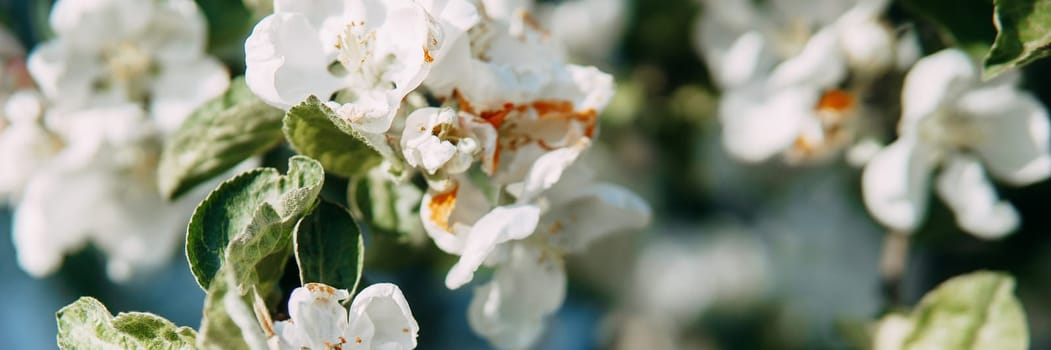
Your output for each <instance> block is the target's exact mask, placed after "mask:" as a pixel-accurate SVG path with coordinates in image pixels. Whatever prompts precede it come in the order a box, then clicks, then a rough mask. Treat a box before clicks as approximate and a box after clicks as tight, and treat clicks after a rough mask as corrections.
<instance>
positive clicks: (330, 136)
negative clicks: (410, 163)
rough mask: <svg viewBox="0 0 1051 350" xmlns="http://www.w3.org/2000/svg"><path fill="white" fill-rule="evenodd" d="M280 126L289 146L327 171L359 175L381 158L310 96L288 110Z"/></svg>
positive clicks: (348, 127)
mask: <svg viewBox="0 0 1051 350" xmlns="http://www.w3.org/2000/svg"><path fill="white" fill-rule="evenodd" d="M283 129H284V132H285V137H286V138H287V139H288V142H289V143H291V145H292V148H294V149H295V150H296V151H297V152H299V153H300V154H303V155H305V156H308V157H311V158H314V159H317V160H318V161H319V162H321V164H322V165H324V167H325V170H326V171H328V172H329V173H331V174H335V175H339V176H344V177H351V176H355V175H360V174H363V173H365V172H366V171H368V170H369V169H371V168H372V167H375V166H376V165H378V164H379V163H380V162H381V161H382V160H383V157H382V156H380V154H379V153H378V152H377V151H376V150H375V149H373V148H372V147H371V146H369V143H368V141H366V140H365V139H364V138H363V137H361V135H360V134H358V133H357V132H356V131H354V130H353V129H352V128H350V126H349V125H347V124H346V123H344V122H343V121H342V120H341V119H340V118H339V117H338V116H336V114H335V112H333V111H332V109H330V108H328V106H325V105H324V104H323V103H321V101H320V100H318V99H317V97H314V96H310V97H309V98H307V100H306V101H303V103H300V104H299V105H297V106H295V107H292V109H289V110H288V114H286V115H285V119H284V128H283Z"/></svg>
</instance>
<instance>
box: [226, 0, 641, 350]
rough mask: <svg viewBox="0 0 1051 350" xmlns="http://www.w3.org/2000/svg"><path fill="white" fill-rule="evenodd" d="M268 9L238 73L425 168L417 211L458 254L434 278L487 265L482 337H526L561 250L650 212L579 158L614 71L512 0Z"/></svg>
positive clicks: (399, 167)
mask: <svg viewBox="0 0 1051 350" xmlns="http://www.w3.org/2000/svg"><path fill="white" fill-rule="evenodd" d="M497 5H502V6H497ZM274 9H275V12H274V14H272V15H270V16H267V17H266V18H264V19H263V20H262V21H260V22H259V24H258V25H257V26H256V27H255V29H254V31H253V33H252V35H251V36H250V37H249V38H248V40H247V42H246V44H245V51H246V57H247V58H246V61H247V71H246V81H247V82H248V85H249V87H250V88H251V90H252V91H253V92H254V93H255V94H257V95H258V96H259V97H260V98H262V99H264V100H265V101H267V102H268V103H270V104H272V105H274V106H277V107H281V108H289V107H290V106H293V105H295V104H298V103H299V102H301V101H303V100H304V99H306V98H307V97H308V96H311V95H313V96H317V97H319V98H320V99H322V100H324V101H326V102H325V104H326V106H328V107H329V108H331V110H332V111H333V112H334V113H335V114H336V115H337V117H338V118H339V119H340V120H342V121H343V122H345V123H346V124H347V125H349V127H350V128H351V129H353V131H354V132H355V133H357V134H358V135H359V136H361V138H362V139H364V140H366V141H368V143H369V144H370V145H371V146H373V147H374V148H376V149H377V150H378V151H379V152H380V153H381V154H382V155H383V156H384V157H385V159H386V163H387V165H386V166H387V167H388V169H389V170H390V171H391V172H393V173H399V174H398V175H400V177H401V178H405V177H408V175H410V174H411V173H413V172H415V171H418V172H419V173H422V175H423V177H424V178H425V179H426V180H427V184H428V187H429V188H428V190H427V192H426V194H425V195H424V196H423V199H422V202H421V203H420V204H419V208H420V209H419V215H420V219H421V220H422V221H423V227H424V228H425V229H426V231H427V234H428V235H429V236H430V237H431V238H432V239H433V241H434V242H435V244H436V245H437V246H438V247H439V248H440V249H442V250H443V251H446V252H448V253H451V254H456V255H459V256H460V259H459V261H458V262H457V263H456V265H454V266H453V267H452V269H451V270H450V271H449V274H448V276H447V278H446V285H447V286H448V287H449V288H453V289H455V288H459V287H461V286H464V285H466V284H467V283H469V282H470V281H472V279H473V275H474V273H475V272H476V271H477V270H478V269H479V268H480V267H482V266H483V265H485V266H490V267H492V268H493V269H494V270H495V272H494V274H493V278H492V280H491V281H489V282H488V283H486V284H484V285H482V286H480V287H478V288H477V289H476V290H475V297H474V300H473V301H472V303H471V307H470V310H469V319H470V321H471V325H472V327H473V328H474V329H475V330H476V331H477V332H479V333H480V334H482V335H483V336H485V337H486V338H488V339H489V340H490V341H491V342H492V343H494V344H495V345H497V346H499V347H502V348H523V347H528V346H530V345H531V344H533V343H534V342H535V341H536V339H537V338H538V337H539V335H540V334H541V332H542V331H543V329H544V327H543V325H544V321H545V319H546V318H547V317H548V316H549V315H551V314H552V313H553V312H554V311H556V310H557V309H558V308H559V306H560V305H561V303H562V300H563V299H564V296H565V285H566V275H565V270H564V267H563V265H564V261H563V259H564V256H565V255H566V254H568V253H571V252H574V251H579V250H581V249H584V248H585V247H586V246H587V245H588V243H589V242H591V241H592V240H594V239H597V238H599V237H601V236H603V235H605V234H607V233H610V232H613V231H617V230H624V229H633V228H638V227H641V226H642V225H645V224H646V223H647V222H648V220H649V218H650V215H651V214H650V210H649V208H648V206H647V205H646V203H645V202H644V201H642V200H641V199H640V198H638V197H637V196H636V195H634V194H633V193H631V192H630V191H628V190H626V189H623V188H620V187H617V186H614V185H610V184H605V183H598V182H595V180H594V177H595V175H594V174H593V173H592V171H591V170H589V169H588V168H587V167H586V166H584V165H583V164H580V162H578V161H577V160H578V158H580V157H581V155H582V154H583V153H584V152H585V151H586V150H587V149H588V148H589V147H590V145H591V143H592V141H593V139H594V138H595V137H596V136H597V130H598V115H599V113H600V112H601V111H602V109H603V108H604V107H605V106H606V104H607V103H608V102H609V100H610V99H611V97H612V95H613V79H612V77H611V76H610V75H608V74H606V73H603V72H601V71H599V70H598V69H596V68H594V67H585V66H577V65H572V64H567V63H566V62H565V59H564V58H563V57H562V53H561V52H562V49H561V48H560V47H559V45H558V42H557V41H556V40H555V39H553V38H552V37H551V34H550V33H549V32H547V31H546V30H545V29H544V28H542V27H541V26H540V25H539V24H538V22H537V20H536V19H535V18H534V17H533V16H532V15H531V14H530V12H528V11H526V10H525V9H524V8H521V7H517V6H515V4H512V3H503V2H497V1H485V2H472V1H468V0H415V1H411V0H397V1H379V0H346V1H344V0H328V1H318V2H311V3H301V2H297V1H292V0H277V1H275V4H274ZM428 101H434V102H430V103H429V102H428ZM475 164H478V166H477V167H475V166H474V165H475Z"/></svg>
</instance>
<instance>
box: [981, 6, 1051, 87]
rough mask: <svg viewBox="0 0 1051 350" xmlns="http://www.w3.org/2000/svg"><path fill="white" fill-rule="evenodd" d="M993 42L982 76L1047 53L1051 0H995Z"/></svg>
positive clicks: (1049, 42) (1050, 23)
mask: <svg viewBox="0 0 1051 350" xmlns="http://www.w3.org/2000/svg"><path fill="white" fill-rule="evenodd" d="M995 15H996V21H995V22H994V23H995V24H996V29H997V31H998V33H997V34H996V41H995V42H993V47H992V49H990V50H989V55H988V56H986V58H985V77H986V78H992V77H995V76H997V75H999V74H1000V73H1003V72H1005V71H1007V70H1009V69H1011V68H1014V67H1019V66H1022V65H1025V64H1028V63H1029V62H1032V61H1035V60H1037V59H1039V58H1042V57H1045V56H1047V55H1048V54H1051V50H1049V49H1051V0H996V2H995Z"/></svg>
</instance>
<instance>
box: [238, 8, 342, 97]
mask: <svg viewBox="0 0 1051 350" xmlns="http://www.w3.org/2000/svg"><path fill="white" fill-rule="evenodd" d="M334 59H335V58H334V57H326V55H325V53H324V52H323V51H322V43H321V42H320V41H319V39H318V32H317V28H314V27H313V25H311V23H310V22H309V21H308V18H307V17H305V16H303V15H299V14H287V13H277V14H273V15H270V16H267V17H266V18H263V19H262V20H261V21H259V23H258V24H256V26H255V29H253V30H252V34H251V35H250V36H249V37H248V39H247V40H246V41H245V82H246V83H248V87H249V88H250V89H251V90H252V92H253V93H255V94H256V95H257V96H259V98H261V99H263V100H264V101H266V102H267V103H269V104H271V105H273V106H275V107H278V108H282V109H288V108H289V107H291V106H293V105H295V104H298V103H299V102H301V101H303V100H304V99H306V98H307V97H308V96H310V95H315V96H318V97H319V98H321V99H322V100H326V99H327V98H328V97H329V96H330V95H331V94H332V93H333V92H335V91H336V90H338V89H339V88H340V87H342V85H343V82H342V81H341V80H340V79H338V78H336V77H334V76H333V75H332V74H331V73H329V71H328V66H329V64H331V63H332V62H334Z"/></svg>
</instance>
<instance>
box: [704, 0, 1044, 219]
mask: <svg viewBox="0 0 1051 350" xmlns="http://www.w3.org/2000/svg"><path fill="white" fill-rule="evenodd" d="M808 3H809V2H808ZM821 4H822V6H798V5H799V3H797V2H780V1H774V2H771V3H769V4H765V6H759V5H753V4H751V2H748V1H710V2H706V5H707V6H706V7H705V14H704V16H703V18H702V19H701V21H700V22H699V25H698V29H699V36H700V48H701V53H702V55H703V57H704V58H705V60H706V61H707V62H708V65H709V69H710V70H711V72H712V76H713V79H714V80H715V83H716V84H717V85H718V86H719V87H721V88H722V90H723V91H722V98H721V101H720V106H719V117H720V121H721V123H722V126H723V141H724V144H725V145H726V148H727V150H728V151H729V152H730V153H731V154H733V155H734V156H736V157H737V158H739V159H741V160H744V161H752V162H758V161H763V160H766V159H769V158H771V157H772V156H774V155H778V154H782V155H784V156H785V157H786V158H787V160H789V161H791V162H795V161H800V160H812V159H827V158H829V157H828V156H830V155H834V154H838V151H840V150H843V149H845V148H849V151H848V152H847V154H846V155H847V160H848V161H849V162H850V163H852V164H854V165H857V166H864V167H865V170H864V175H863V180H862V182H863V186H862V189H863V191H862V192H863V194H864V200H865V204H866V206H867V207H868V209H869V211H870V212H871V213H872V215H873V217H874V218H875V219H876V220H877V221H879V222H880V223H882V224H883V225H884V226H886V227H887V228H889V229H891V230H894V231H898V232H903V233H911V232H913V231H915V230H916V229H917V228H918V227H919V226H920V224H922V223H923V220H922V219H923V217H924V214H925V212H926V207H927V198H928V197H929V193H928V188H929V187H930V185H929V182H930V177H931V173H932V172H934V171H935V170H937V169H940V173H939V175H938V177H937V181H936V186H935V187H936V188H935V189H936V191H937V192H938V194H939V195H940V196H941V197H942V199H944V200H945V202H946V204H948V206H949V208H950V209H952V211H953V212H954V213H955V214H956V219H957V222H958V224H959V226H960V227H961V228H962V229H963V230H965V231H967V232H969V233H972V234H974V235H976V236H978V237H981V238H986V239H990V238H998V237H1002V236H1004V235H1006V234H1008V233H1010V232H1012V231H1014V230H1015V229H1016V228H1017V227H1018V224H1019V217H1018V214H1017V213H1016V212H1015V210H1014V207H1013V206H1011V204H1009V203H1006V202H1004V201H1001V200H1000V199H999V198H998V195H997V193H996V189H995V187H994V186H993V184H992V183H990V181H989V179H988V177H987V175H986V170H985V169H988V171H989V172H990V173H991V174H992V175H993V176H994V177H995V178H997V179H999V180H1002V181H1004V182H1006V183H1008V184H1011V185H1019V186H1021V185H1028V184H1031V183H1034V182H1037V181H1040V180H1043V179H1046V178H1047V177H1048V176H1049V175H1051V154H1049V145H1048V142H1049V136H1048V134H1049V132H1051V130H1049V125H1048V120H1047V118H1048V117H1047V110H1046V108H1045V107H1044V106H1043V105H1042V104H1041V103H1040V102H1039V101H1038V100H1037V99H1036V98H1035V97H1033V96H1032V95H1031V94H1029V93H1026V92H1023V91H1021V90H1019V89H1018V87H1017V86H1018V80H1019V75H1018V74H1017V73H1016V72H1012V73H1009V74H1006V75H1004V76H1001V77H998V78H996V79H994V80H992V81H987V82H981V81H980V78H979V73H980V72H979V69H978V67H977V66H976V65H975V63H974V62H972V59H971V58H970V57H968V56H967V54H965V53H964V52H963V51H960V50H959V49H946V50H943V51H940V52H938V53H935V54H932V55H930V56H927V57H924V58H920V49H919V46H918V44H917V42H916V39H915V34H913V33H912V32H911V30H904V31H903V32H904V34H900V35H899V34H896V33H895V31H893V30H891V28H890V27H889V25H888V24H886V23H885V22H884V21H883V20H881V19H880V16H881V13H882V12H883V11H884V10H885V8H886V6H887V2H886V1H882V0H858V1H846V2H821ZM782 5H785V6H786V7H781V6H782ZM830 5H835V6H830ZM800 9H805V11H806V12H798V11H799V10H800ZM793 11H795V12H793ZM757 24H758V25H757ZM903 73H904V74H903ZM901 77H903V78H901ZM888 80H893V81H901V84H900V90H896V89H897V86H899V85H895V84H888V83H887V81H888ZM887 91H890V92H891V93H890V94H888V93H887ZM877 92H878V94H877ZM880 94H882V95H884V96H891V97H892V99H895V100H891V101H880V100H878V98H877V96H878V95H880ZM899 96H900V103H899V102H898V101H896V99H898V98H899ZM866 102H869V103H866ZM881 105H884V106H885V105H892V106H900V108H886V107H882V108H881V107H880V106H881ZM899 115H900V117H899ZM895 121H896V122H897V126H898V127H897V130H896V132H895V130H888V129H889V128H887V127H885V126H887V125H894V123H895ZM892 136H896V138H897V139H896V140H893V137H892ZM891 140H893V142H890V141H891ZM983 164H984V167H983Z"/></svg>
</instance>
